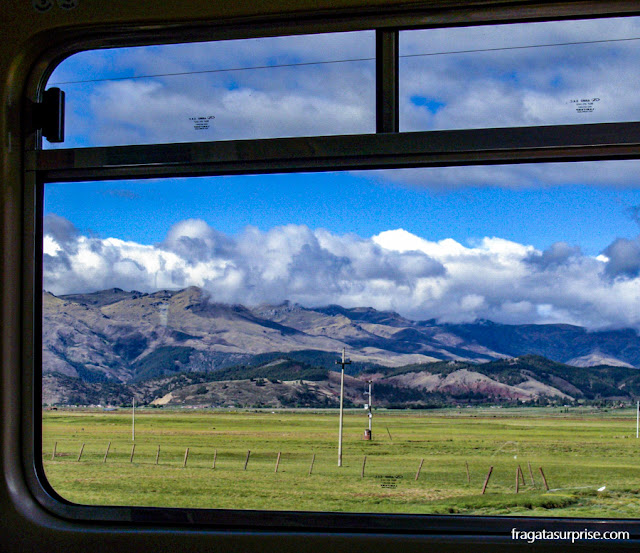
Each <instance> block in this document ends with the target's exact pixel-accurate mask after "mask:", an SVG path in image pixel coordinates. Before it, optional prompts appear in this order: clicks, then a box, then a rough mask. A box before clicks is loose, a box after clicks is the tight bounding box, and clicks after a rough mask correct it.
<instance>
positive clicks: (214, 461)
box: [211, 449, 218, 469]
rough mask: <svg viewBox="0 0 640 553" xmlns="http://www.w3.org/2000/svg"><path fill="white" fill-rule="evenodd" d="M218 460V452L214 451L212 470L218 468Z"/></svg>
mask: <svg viewBox="0 0 640 553" xmlns="http://www.w3.org/2000/svg"><path fill="white" fill-rule="evenodd" d="M217 458H218V450H217V449H214V450H213V466H212V467H211V468H212V469H215V468H216V459H217Z"/></svg>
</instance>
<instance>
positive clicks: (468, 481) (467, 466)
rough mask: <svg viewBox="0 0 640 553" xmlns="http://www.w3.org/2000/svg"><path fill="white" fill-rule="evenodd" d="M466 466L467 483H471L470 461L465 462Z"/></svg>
mask: <svg viewBox="0 0 640 553" xmlns="http://www.w3.org/2000/svg"><path fill="white" fill-rule="evenodd" d="M464 466H465V467H466V469H467V484H471V475H470V474H469V463H467V461H465V462H464Z"/></svg>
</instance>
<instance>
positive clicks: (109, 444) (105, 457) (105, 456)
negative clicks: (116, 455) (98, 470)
mask: <svg viewBox="0 0 640 553" xmlns="http://www.w3.org/2000/svg"><path fill="white" fill-rule="evenodd" d="M110 447H111V442H109V443H108V444H107V451H106V453H105V454H104V459H102V462H103V463H106V462H107V455H109V448H110Z"/></svg>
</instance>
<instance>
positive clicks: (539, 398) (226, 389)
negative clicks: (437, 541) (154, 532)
mask: <svg viewBox="0 0 640 553" xmlns="http://www.w3.org/2000/svg"><path fill="white" fill-rule="evenodd" d="M637 171H638V163H637V162H635V161H629V162H598V163H574V164H539V165H520V166H505V167H464V168H446V169H412V170H396V171H371V172H355V173H321V174H318V173H314V174H287V175H254V176H233V177H215V178H213V177H212V178H198V179H164V180H145V181H118V182H85V183H50V184H48V185H47V186H46V188H45V206H44V207H45V209H44V213H45V214H44V236H43V253H44V255H43V274H44V290H43V295H42V301H43V344H42V359H43V382H42V386H43V415H42V425H43V443H42V458H43V463H44V468H45V471H46V475H47V478H48V479H49V481H50V483H51V484H52V486H53V487H54V489H55V490H56V491H57V492H58V493H59V494H60V495H62V496H63V497H64V498H66V499H69V500H71V501H73V502H76V503H81V504H91V505H144V506H165V507H173V506H176V507H196V508H214V509H215V508H225V509H267V510H296V511H351V512H372V513H424V514H470V515H521V516H545V517H546V516H552V517H556V516H557V517H598V518H600V517H611V518H633V517H636V516H637V515H638V507H637V505H638V493H639V492H638V489H637V478H636V476H637V468H636V451H637V446H638V443H640V441H638V440H639V439H638V437H637V436H638V434H637V419H636V408H637V401H638V399H639V398H640V372H638V368H640V338H639V336H638V329H639V328H640V293H639V290H640V286H639V285H640V238H639V228H638V225H639V223H640V221H639V206H640V189H639V188H638V186H637V179H636V174H637ZM343 360H344V361H345V363H344V365H343V364H342V361H343ZM343 367H344V373H345V375H344V392H343V394H341V370H342V368H343ZM341 397H342V401H343V416H342V418H341V416H340V403H341ZM134 403H135V405H134ZM341 420H342V424H341V422H340V421H341ZM340 428H342V432H340Z"/></svg>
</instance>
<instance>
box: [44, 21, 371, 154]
mask: <svg viewBox="0 0 640 553" xmlns="http://www.w3.org/2000/svg"><path fill="white" fill-rule="evenodd" d="M374 50H375V45H374V35H373V33H372V32H353V33H334V34H322V35H306V36H291V37H274V38H259V39H246V40H229V41H218V42H206V43H195V44H175V45H162V46H148V47H140V48H118V49H109V50H94V51H88V52H83V53H80V54H76V55H74V56H72V57H70V58H68V59H67V60H65V61H64V62H63V63H61V64H60V65H59V66H58V67H57V68H56V70H55V72H54V73H53V75H52V76H51V78H50V79H49V83H48V85H47V86H49V87H51V86H58V87H60V88H61V89H62V90H64V91H65V93H66V101H67V108H66V140H65V142H64V143H63V144H58V145H55V144H54V145H52V144H49V143H48V142H46V141H45V147H46V148H53V147H59V148H69V147H85V146H110V145H124V144H149V143H160V142H165V143H166V142H195V141H209V140H235V139H248V138H275V137H285V136H309V135H329V134H352V133H368V132H374V131H375V86H374V75H375V62H374V60H373V57H374Z"/></svg>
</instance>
